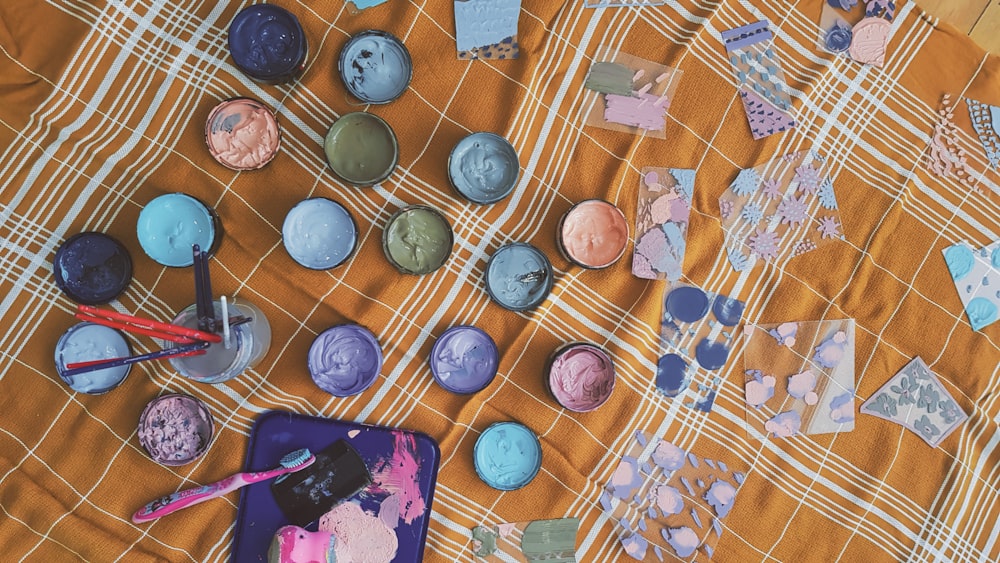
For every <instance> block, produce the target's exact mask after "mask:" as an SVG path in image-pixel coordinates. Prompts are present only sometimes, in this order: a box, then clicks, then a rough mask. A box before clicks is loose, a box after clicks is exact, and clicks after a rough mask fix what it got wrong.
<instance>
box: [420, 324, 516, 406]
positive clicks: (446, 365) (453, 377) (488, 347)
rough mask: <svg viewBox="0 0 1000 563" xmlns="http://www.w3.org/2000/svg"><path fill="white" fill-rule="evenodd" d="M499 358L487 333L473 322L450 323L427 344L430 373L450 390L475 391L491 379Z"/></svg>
mask: <svg viewBox="0 0 1000 563" xmlns="http://www.w3.org/2000/svg"><path fill="white" fill-rule="evenodd" d="M499 359H500V353H499V351H498V350H497V346H496V344H495V343H494V342H493V339H492V338H490V335H489V334H486V333H485V332H483V331H482V330H480V329H478V328H476V327H474V326H464V325H459V326H453V327H451V328H449V329H448V330H446V331H445V332H444V334H442V335H441V336H440V337H438V339H437V342H435V343H434V346H433V347H432V348H431V359H430V364H431V373H432V374H433V375H434V380H435V381H437V383H438V385H440V386H441V387H444V388H445V389H446V390H448V391H451V392H452V393H475V392H476V391H480V390H482V389H483V388H485V387H486V386H487V385H489V384H490V382H491V381H493V378H494V377H495V376H496V374H497V366H498V364H499Z"/></svg>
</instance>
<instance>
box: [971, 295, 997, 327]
mask: <svg viewBox="0 0 1000 563" xmlns="http://www.w3.org/2000/svg"><path fill="white" fill-rule="evenodd" d="M965 313H966V314H967V315H969V322H970V323H971V324H972V330H979V329H981V328H983V327H985V326H987V325H989V324H991V323H993V322H994V321H996V320H997V305H996V303H994V302H992V301H990V300H989V299H986V298H985V297H976V298H975V299H973V300H972V301H969V304H968V305H966V306H965Z"/></svg>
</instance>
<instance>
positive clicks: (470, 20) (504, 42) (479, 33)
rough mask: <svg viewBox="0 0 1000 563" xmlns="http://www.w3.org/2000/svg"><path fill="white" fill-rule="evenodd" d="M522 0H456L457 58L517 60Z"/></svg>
mask: <svg viewBox="0 0 1000 563" xmlns="http://www.w3.org/2000/svg"><path fill="white" fill-rule="evenodd" d="M520 14H521V0H455V44H456V46H457V49H458V58H459V59H495V60H500V59H516V58H518V55H519V53H520V46H519V45H518V43H517V22H518V18H519V17H520Z"/></svg>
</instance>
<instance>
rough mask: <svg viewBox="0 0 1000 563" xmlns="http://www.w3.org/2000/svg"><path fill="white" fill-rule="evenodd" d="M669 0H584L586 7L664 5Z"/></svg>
mask: <svg viewBox="0 0 1000 563" xmlns="http://www.w3.org/2000/svg"><path fill="white" fill-rule="evenodd" d="M666 3H667V0H583V7H584V8H624V7H628V6H662V5H663V4H666Z"/></svg>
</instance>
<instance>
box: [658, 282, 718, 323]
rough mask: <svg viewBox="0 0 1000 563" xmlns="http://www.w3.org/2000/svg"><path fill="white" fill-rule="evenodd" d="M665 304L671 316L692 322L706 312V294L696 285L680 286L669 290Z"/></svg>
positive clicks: (707, 305)
mask: <svg viewBox="0 0 1000 563" xmlns="http://www.w3.org/2000/svg"><path fill="white" fill-rule="evenodd" d="M665 305H666V308H667V311H668V312H669V313H670V314H671V316H673V318H675V319H677V320H678V321H681V322H685V323H693V322H695V321H699V320H701V319H702V318H704V317H705V315H706V314H708V307H709V302H708V295H706V294H705V292H704V291H702V290H700V289H698V288H697V287H692V286H681V287H677V288H674V289H673V290H671V292H670V293H669V294H668V295H667V301H666V303H665Z"/></svg>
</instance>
